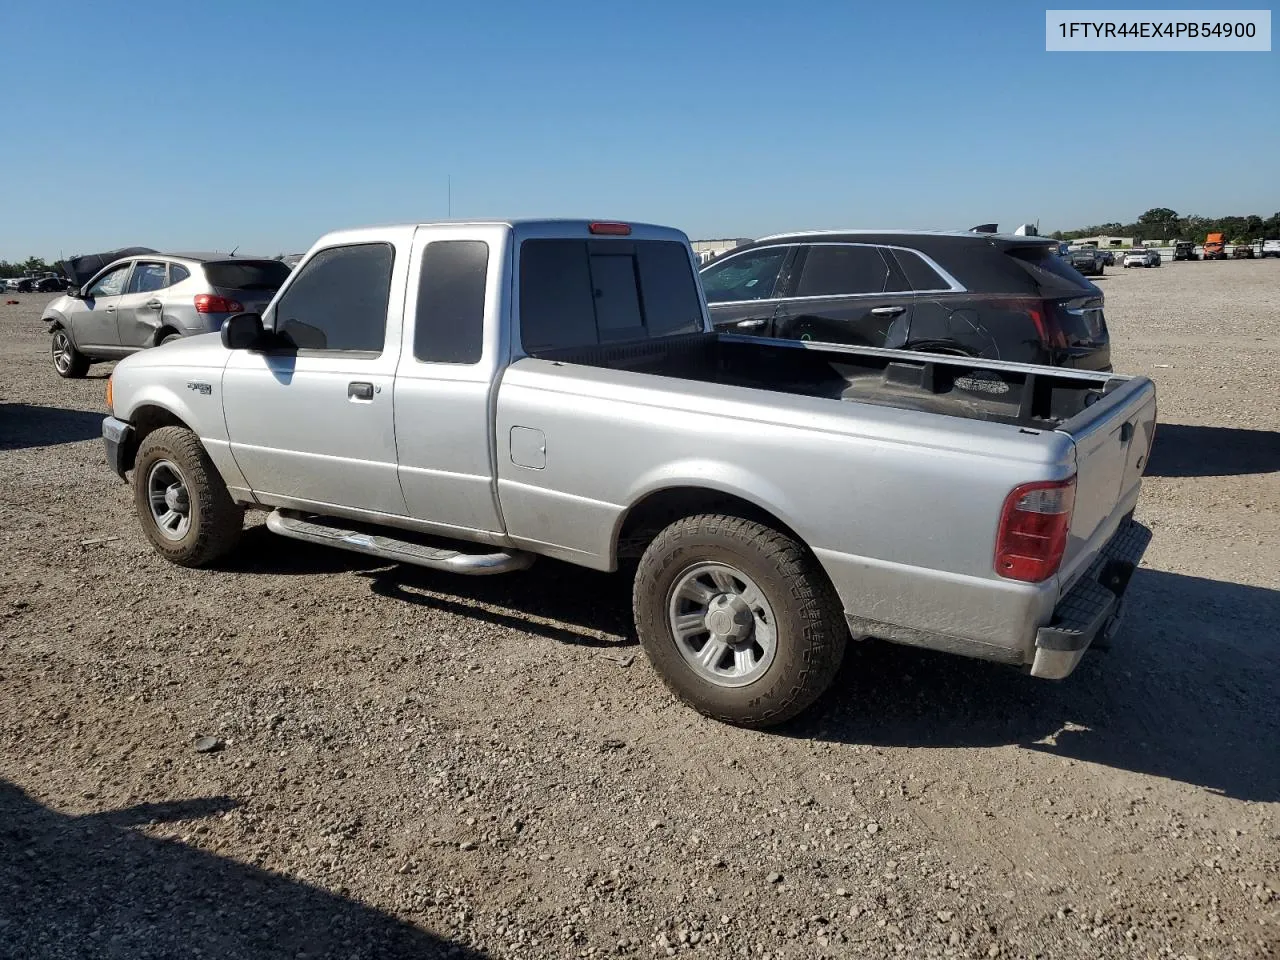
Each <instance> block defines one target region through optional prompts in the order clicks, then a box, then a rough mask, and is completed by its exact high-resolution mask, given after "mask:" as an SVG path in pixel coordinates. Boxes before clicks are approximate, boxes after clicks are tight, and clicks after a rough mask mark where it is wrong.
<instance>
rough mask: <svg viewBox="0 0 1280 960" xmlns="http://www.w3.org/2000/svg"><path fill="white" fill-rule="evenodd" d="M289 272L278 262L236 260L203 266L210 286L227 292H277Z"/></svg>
mask: <svg viewBox="0 0 1280 960" xmlns="http://www.w3.org/2000/svg"><path fill="white" fill-rule="evenodd" d="M289 273H290V270H289V268H288V267H287V266H285V265H284V264H283V263H282V262H280V261H279V260H236V261H228V262H225V263H224V262H221V261H215V262H213V263H206V264H205V265H204V275H205V277H206V278H207V279H208V281H209V284H210V286H214V287H223V288H226V289H228V290H279V289H280V288H281V287H282V286H284V282H285V280H286V279H287V278H288V276H289Z"/></svg>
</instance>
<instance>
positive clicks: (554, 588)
mask: <svg viewBox="0 0 1280 960" xmlns="http://www.w3.org/2000/svg"><path fill="white" fill-rule="evenodd" d="M221 569H224V570H227V571H234V572H237V573H258V574H275V575H284V576H290V575H297V576H303V575H309V574H317V573H356V574H358V575H360V576H362V577H365V578H367V579H368V580H369V585H370V588H371V589H372V590H373V592H374V593H375V594H377V595H378V596H380V597H385V598H387V599H388V600H395V601H397V602H399V603H411V604H415V605H417V606H422V607H430V608H431V609H434V610H442V611H444V612H446V613H453V614H457V615H458V616H466V617H473V618H475V619H477V620H483V621H485V622H487V623H492V624H495V625H497V626H501V627H509V628H511V629H513V630H522V631H524V632H526V633H532V634H536V635H538V636H542V637H546V638H547V639H550V640H555V641H556V642H557V643H570V644H574V645H577V646H587V647H606V648H607V647H624V646H630V645H633V644H635V643H636V642H637V641H636V639H635V628H634V627H633V626H632V624H631V577H630V576H629V575H627V574H621V575H615V574H607V573H598V572H596V571H594V570H587V569H585V568H582V567H574V566H571V565H570V564H567V563H560V562H559V561H556V560H549V559H547V558H545V557H544V558H540V559H539V560H538V561H537V563H535V564H534V565H533V566H532V567H531V568H529V569H528V570H525V571H521V572H520V573H508V574H503V575H501V576H493V577H467V576H459V575H458V574H454V573H445V572H443V571H435V570H427V569H425V568H422V567H414V566H410V565H408V564H393V563H388V562H387V561H385V560H379V559H378V558H376V557H368V556H363V555H361V554H358V553H353V552H351V551H349V550H339V549H337V548H334V547H319V546H312V545H311V544H307V543H300V542H298V541H297V540H292V539H289V538H287V537H280V536H276V535H275V534H274V533H272V532H271V531H269V530H268V529H267V528H266V527H265V526H263V525H261V524H258V525H256V526H251V527H249V528H248V529H246V530H245V532H244V536H243V537H242V539H241V541H240V544H239V545H238V546H237V547H236V549H235V552H234V553H232V554H231V556H229V557H228V558H227V559H226V561H225V562H224V563H223V564H222V566H221Z"/></svg>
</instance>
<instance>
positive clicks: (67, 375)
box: [50, 327, 89, 380]
mask: <svg viewBox="0 0 1280 960" xmlns="http://www.w3.org/2000/svg"><path fill="white" fill-rule="evenodd" d="M50 352H51V353H52V355H53V369H54V370H56V371H57V372H58V376H60V377H63V378H64V379H67V380H80V379H82V378H83V377H84V376H85V374H87V373H88V372H89V358H88V357H86V356H85V355H84V354H83V353H81V352H80V351H79V350H77V349H76V347H75V344H74V343H72V342H71V336H70V335H69V334H68V333H67V331H66V330H64V329H63V328H62V327H58V328H57V329H56V330H54V331H53V343H52V344H50Z"/></svg>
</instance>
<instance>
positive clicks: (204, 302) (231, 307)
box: [196, 293, 244, 313]
mask: <svg viewBox="0 0 1280 960" xmlns="http://www.w3.org/2000/svg"><path fill="white" fill-rule="evenodd" d="M196 313H244V307H242V306H241V305H240V301H239V300H228V299H227V298H226V297H220V296H218V295H217V294H216V293H197V294H196Z"/></svg>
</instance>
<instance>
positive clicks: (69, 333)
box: [43, 253, 289, 377]
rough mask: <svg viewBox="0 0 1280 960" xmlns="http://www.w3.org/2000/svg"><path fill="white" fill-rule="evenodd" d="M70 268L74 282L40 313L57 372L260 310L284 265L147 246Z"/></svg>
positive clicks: (78, 369)
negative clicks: (90, 266)
mask: <svg viewBox="0 0 1280 960" xmlns="http://www.w3.org/2000/svg"><path fill="white" fill-rule="evenodd" d="M93 260H94V257H87V258H79V261H81V262H89V263H92V262H93ZM75 263H76V261H68V266H71V267H72V268H74V266H75ZM69 272H70V273H71V280H72V284H73V286H72V287H71V289H69V290H68V291H67V293H66V295H65V296H62V297H59V298H58V299H56V300H54V301H52V302H51V303H50V304H49V305H48V306H47V307H45V310H44V316H43V319H44V320H45V322H46V323H48V324H49V332H50V333H51V334H52V335H53V343H52V354H53V366H54V369H55V370H57V371H58V375H59V376H62V377H83V376H84V375H85V374H86V373H88V371H89V365H90V364H91V363H94V362H96V361H99V360H116V359H119V358H120V357H125V356H128V355H129V354H131V353H135V352H137V351H138V350H144V349H146V348H147V347H154V346H158V345H160V344H162V343H168V342H169V341H170V340H175V339H177V338H179V337H188V336H193V335H195V334H197V333H211V332H215V331H217V330H220V329H221V328H222V321H223V320H225V319H226V318H227V317H229V316H231V315H232V314H235V313H245V312H248V313H258V312H261V311H262V310H264V309H265V308H266V306H267V304H268V303H269V302H270V300H271V298H272V296H273V295H274V294H275V292H276V290H278V289H279V288H280V285H281V284H282V283H284V280H285V278H286V277H288V275H289V268H288V267H287V266H286V265H285V264H283V263H281V262H280V261H279V260H269V259H266V258H265V257H264V258H256V257H233V256H228V255H227V254H215V253H184V254H158V253H154V254H153V253H147V254H137V255H134V256H129V257H123V258H120V259H115V260H113V261H112V262H111V263H108V264H107V265H106V266H104V267H102V268H101V269H99V270H96V271H95V272H94V273H93V274H92V275H91V276H83V275H81V276H77V275H76V274H75V272H74V269H73V270H72V271H69ZM78 281H79V282H80V283H79V285H74V284H77V282H78Z"/></svg>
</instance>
